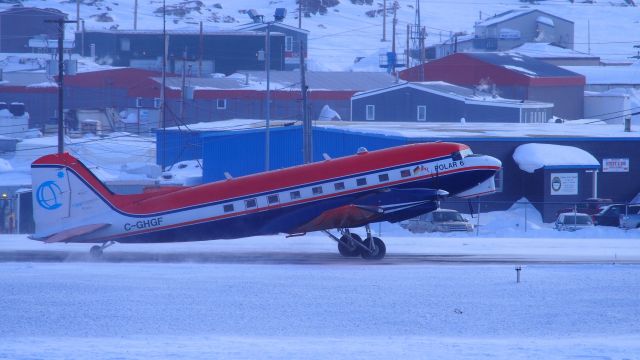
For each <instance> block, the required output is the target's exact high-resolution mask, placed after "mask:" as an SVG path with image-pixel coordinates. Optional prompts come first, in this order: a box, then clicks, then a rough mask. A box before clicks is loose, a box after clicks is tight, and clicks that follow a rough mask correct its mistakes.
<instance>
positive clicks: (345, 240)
mask: <svg viewBox="0 0 640 360" xmlns="http://www.w3.org/2000/svg"><path fill="white" fill-rule="evenodd" d="M349 235H350V236H351V238H349V236H348V235H343V236H342V237H341V238H340V242H339V243H338V251H339V252H340V255H342V256H344V257H358V256H360V255H361V253H362V249H361V248H360V246H358V244H356V243H355V242H356V241H357V242H359V243H362V239H361V238H360V236H358V235H356V234H349Z"/></svg>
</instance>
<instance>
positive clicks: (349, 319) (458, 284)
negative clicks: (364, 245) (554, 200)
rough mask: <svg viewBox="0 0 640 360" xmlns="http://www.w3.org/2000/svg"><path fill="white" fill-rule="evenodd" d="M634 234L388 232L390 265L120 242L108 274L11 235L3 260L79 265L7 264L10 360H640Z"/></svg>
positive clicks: (303, 250) (265, 240) (639, 255)
mask: <svg viewBox="0 0 640 360" xmlns="http://www.w3.org/2000/svg"><path fill="white" fill-rule="evenodd" d="M625 234H626V233H620V235H618V234H617V233H616V234H615V235H616V236H614V237H611V238H578V237H577V236H578V235H575V236H574V235H571V236H570V235H564V234H559V236H557V237H555V238H551V237H550V238H482V237H480V238H478V237H475V236H472V235H468V234H465V235H452V236H440V237H429V238H426V237H425V236H402V237H400V236H399V237H393V236H390V235H387V236H385V240H386V241H387V246H388V248H389V255H388V259H385V260H384V261H382V262H380V263H377V262H373V263H372V262H366V261H363V260H360V259H343V258H341V257H339V255H337V253H336V249H335V244H334V243H332V242H330V241H327V240H326V238H324V237H319V236H317V237H315V236H308V237H304V238H290V239H285V238H283V237H259V238H251V239H242V240H237V241H212V242H204V243H190V244H158V245H115V246H114V247H112V248H109V249H108V250H107V252H106V254H105V255H106V259H105V261H104V262H91V261H89V259H88V255H87V250H88V247H89V246H87V245H82V244H41V243H38V242H34V241H30V240H27V239H26V238H24V237H20V236H12V237H7V236H0V257H2V256H8V255H10V254H14V256H17V255H16V254H27V255H28V254H33V253H36V252H40V253H41V254H45V255H44V256H52V255H51V254H52V253H53V254H58V255H59V254H63V255H64V256H63V257H66V258H63V259H61V260H59V261H62V262H38V261H37V259H35V260H36V261H25V260H28V259H23V261H25V262H15V261H9V260H7V259H4V260H2V261H0V359H2V358H9V359H24V358H29V359H33V358H35V359H62V358H94V359H114V358H125V359H149V358H176V359H183V358H188V359H211V358H236V359H244V358H261V359H273V358H311V359H315V358H349V359H370V358H391V357H397V358H412V359H423V358H456V359H478V358H491V359H494V358H503V359H519V358H530V359H534V358H535V359H539V358H545V359H549V358H556V359H575V358H585V357H586V358H593V357H595V358H603V359H609V358H610V359H637V358H640V295H638V294H640V280H639V279H640V265H637V264H634V263H636V262H637V261H638V260H639V259H640V241H638V238H637V236H636V233H629V234H628V235H627V236H625ZM563 236H565V237H564V238H563ZM46 254H49V255H46ZM58 255H55V256H58ZM127 257H129V258H128V259H127ZM176 257H177V258H176ZM524 258H529V259H537V261H531V262H528V263H527V262H526V261H522V262H520V261H517V260H518V259H520V260H522V259H524ZM465 259H476V260H473V261H469V260H467V261H465ZM482 259H484V260H482ZM491 259H494V260H495V259H502V260H503V261H492V263H491V264H487V263H483V262H484V261H489V260H491ZM580 259H581V260H582V261H578V260H580ZM589 259H591V261H586V260H589ZM621 259H622V260H621ZM596 260H598V261H596ZM452 261H453V262H452ZM574 261H576V262H580V264H570V262H574ZM567 262H568V263H567ZM584 262H587V263H584ZM588 262H598V263H588ZM558 263H563V264H558ZM516 264H524V266H523V270H522V273H521V275H522V282H521V283H519V284H518V283H516V281H515V280H516V276H515V275H516V274H515V271H514V265H516Z"/></svg>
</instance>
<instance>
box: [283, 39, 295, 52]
mask: <svg viewBox="0 0 640 360" xmlns="http://www.w3.org/2000/svg"><path fill="white" fill-rule="evenodd" d="M284 51H288V52H292V51H293V36H285V37H284Z"/></svg>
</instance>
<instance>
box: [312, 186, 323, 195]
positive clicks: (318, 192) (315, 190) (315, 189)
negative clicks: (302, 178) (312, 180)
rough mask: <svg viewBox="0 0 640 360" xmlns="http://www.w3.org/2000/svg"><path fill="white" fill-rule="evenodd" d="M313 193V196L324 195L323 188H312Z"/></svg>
mask: <svg viewBox="0 0 640 360" xmlns="http://www.w3.org/2000/svg"><path fill="white" fill-rule="evenodd" d="M311 192H312V193H313V195H320V194H322V186H315V187H312V188H311Z"/></svg>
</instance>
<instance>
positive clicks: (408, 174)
mask: <svg viewBox="0 0 640 360" xmlns="http://www.w3.org/2000/svg"><path fill="white" fill-rule="evenodd" d="M400 176H402V177H403V178H406V177H409V176H411V171H409V170H408V169H405V170H402V171H400Z"/></svg>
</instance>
